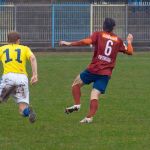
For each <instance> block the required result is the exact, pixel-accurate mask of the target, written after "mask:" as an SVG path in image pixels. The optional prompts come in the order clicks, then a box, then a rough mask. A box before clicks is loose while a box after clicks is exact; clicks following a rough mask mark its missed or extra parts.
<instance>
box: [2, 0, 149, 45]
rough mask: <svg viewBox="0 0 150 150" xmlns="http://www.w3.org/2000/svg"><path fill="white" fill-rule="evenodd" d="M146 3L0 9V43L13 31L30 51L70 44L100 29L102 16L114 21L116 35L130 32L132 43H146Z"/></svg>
mask: <svg viewBox="0 0 150 150" xmlns="http://www.w3.org/2000/svg"><path fill="white" fill-rule="evenodd" d="M149 15H150V3H140V4H139V5H134V4H130V5H125V4H124V5H98V4H92V5H90V4H53V5H48V4H45V5H44V4H42V5H39V4H30V5H29V4H28V5H1V6H0V43H1V44H2V43H4V42H6V41H7V33H8V32H10V31H12V30H17V31H19V32H20V33H21V36H22V42H23V43H28V44H32V46H33V47H34V48H39V47H40V48H42V47H43V46H44V47H46V48H49V47H52V48H54V47H57V46H58V42H59V41H60V40H66V41H74V40H79V39H82V38H85V37H87V36H89V35H90V33H91V32H93V31H96V30H101V29H102V23H103V20H104V18H105V17H112V18H114V19H115V20H116V24H117V27H116V30H115V31H116V33H117V34H118V35H119V36H120V37H121V38H123V39H125V37H126V35H127V33H129V32H131V33H132V34H133V35H134V37H135V41H149V40H150V26H149V24H150V17H149Z"/></svg>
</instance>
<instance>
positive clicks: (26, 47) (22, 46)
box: [19, 44, 30, 49]
mask: <svg viewBox="0 0 150 150" xmlns="http://www.w3.org/2000/svg"><path fill="white" fill-rule="evenodd" d="M19 47H21V48H24V49H30V48H29V47H28V46H26V45H22V44H20V45H19Z"/></svg>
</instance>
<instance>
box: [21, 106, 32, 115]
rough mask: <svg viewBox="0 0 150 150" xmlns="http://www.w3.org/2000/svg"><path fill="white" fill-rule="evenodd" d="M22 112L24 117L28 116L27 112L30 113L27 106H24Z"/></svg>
mask: <svg viewBox="0 0 150 150" xmlns="http://www.w3.org/2000/svg"><path fill="white" fill-rule="evenodd" d="M22 114H23V116H24V117H28V116H29V114H30V110H29V107H26V108H25V109H24V110H23V112H22Z"/></svg>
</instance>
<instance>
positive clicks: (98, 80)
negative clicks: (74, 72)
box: [80, 70, 110, 94]
mask: <svg viewBox="0 0 150 150" xmlns="http://www.w3.org/2000/svg"><path fill="white" fill-rule="evenodd" d="M80 78H81V80H82V81H83V83H84V84H90V83H92V82H93V88H95V89H97V90H98V91H100V92H101V93H102V94H104V93H105V89H106V87H107V84H108V81H109V79H110V77H109V76H107V75H97V74H93V73H91V72H89V71H88V70H85V71H83V72H81V73H80Z"/></svg>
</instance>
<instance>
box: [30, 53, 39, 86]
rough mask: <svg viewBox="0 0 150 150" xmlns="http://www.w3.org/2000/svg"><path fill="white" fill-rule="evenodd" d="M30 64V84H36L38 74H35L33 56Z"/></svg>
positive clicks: (35, 63) (34, 58)
mask: <svg viewBox="0 0 150 150" xmlns="http://www.w3.org/2000/svg"><path fill="white" fill-rule="evenodd" d="M30 63H31V68H32V77H31V80H30V83H31V84H35V83H36V82H38V74H37V61H36V57H35V56H34V55H31V57H30Z"/></svg>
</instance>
